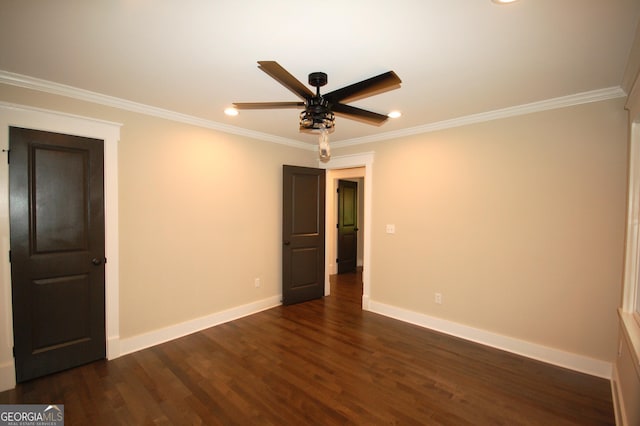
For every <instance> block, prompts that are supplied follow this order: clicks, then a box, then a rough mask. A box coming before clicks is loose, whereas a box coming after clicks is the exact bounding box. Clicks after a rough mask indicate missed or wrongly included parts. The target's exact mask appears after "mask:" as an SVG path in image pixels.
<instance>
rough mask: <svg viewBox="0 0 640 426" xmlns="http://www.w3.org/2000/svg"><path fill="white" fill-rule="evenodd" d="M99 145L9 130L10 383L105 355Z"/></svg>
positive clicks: (71, 138)
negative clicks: (13, 375) (12, 371)
mask: <svg viewBox="0 0 640 426" xmlns="http://www.w3.org/2000/svg"><path fill="white" fill-rule="evenodd" d="M103 152H104V151H103V141H101V140H96V139H89V138H82V137H78V136H70V135H61V134H56V133H49V132H42V131H37V130H29V129H20V128H13V127H12V128H10V165H9V191H10V206H9V212H10V223H11V283H12V297H13V326H14V347H15V363H16V379H17V381H18V382H22V381H26V380H29V379H32V378H35V377H38V376H42V375H45V374H49V373H52V372H55V371H59V370H63V369H67V368H70V367H74V366H77V365H81V364H84V363H87V362H90V361H94V360H96V359H101V358H104V357H105V349H106V342H105V309H104V307H105V305H104V303H105V297H104V296H105V293H104V291H105V283H104V261H105V259H104V253H105V252H104V250H105V249H104V189H103V180H104V178H103Z"/></svg>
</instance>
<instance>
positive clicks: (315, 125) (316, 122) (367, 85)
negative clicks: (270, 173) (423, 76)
mask: <svg viewBox="0 0 640 426" xmlns="http://www.w3.org/2000/svg"><path fill="white" fill-rule="evenodd" d="M258 68H260V69H261V70H262V71H264V72H265V73H267V74H268V75H270V76H271V77H272V78H273V79H275V80H276V81H278V82H279V83H280V84H282V85H283V86H284V87H286V88H287V89H289V90H290V91H291V92H293V93H294V94H295V95H297V96H298V97H299V98H300V99H302V101H293V102H234V103H233V105H234V107H235V108H236V109H276V108H278V109H279V108H304V111H302V112H301V113H300V130H301V131H313V130H320V139H319V152H320V159H322V160H324V161H327V160H328V159H329V158H330V156H331V154H330V151H329V138H328V132H329V131H332V130H333V128H334V123H335V115H334V113H336V114H338V115H341V116H344V117H346V118H349V119H352V120H358V121H361V122H364V123H368V124H373V125H377V126H379V125H381V124H383V123H384V122H385V121H387V119H388V118H389V117H388V116H386V115H383V114H378V113H376V112H372V111H367V110H365V109H362V108H357V107H354V106H351V105H347V104H345V103H344V102H347V101H352V100H355V99H362V98H365V97H369V96H373V95H376V94H378V93H382V92H386V91H388V90H392V89H397V88H398V87H400V83H401V82H402V81H401V80H400V78H399V77H398V76H397V75H396V73H395V72H393V71H387V72H386V73H383V74H380V75H377V76H375V77H371V78H368V79H366V80H362V81H360V82H358V83H354V84H351V85H349V86H345V87H343V88H341V89H338V90H334V91H333V92H329V93H325V94H324V95H321V94H320V87H322V86H324V85H326V84H327V74H325V73H323V72H312V73H311V74H309V84H310V85H311V86H313V87H315V88H316V92H315V93H313V92H312V91H311V90H310V89H309V88H308V87H307V86H305V85H304V84H302V83H301V82H300V81H299V80H298V79H296V78H295V77H294V76H293V75H291V74H290V73H289V72H288V71H287V70H285V69H284V68H283V67H282V66H280V64H278V63H277V62H275V61H258Z"/></svg>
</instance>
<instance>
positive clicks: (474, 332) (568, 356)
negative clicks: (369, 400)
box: [369, 300, 612, 379]
mask: <svg viewBox="0 0 640 426" xmlns="http://www.w3.org/2000/svg"><path fill="white" fill-rule="evenodd" d="M369 305H370V309H371V311H372V312H375V313H378V314H381V315H385V316H388V317H390V318H395V319H398V320H400V321H404V322H408V323H410V324H415V325H418V326H420V327H425V328H428V329H431V330H435V331H439V332H442V333H446V334H449V335H452V336H456V337H460V338H462V339H465V340H469V341H472V342H476V343H480V344H482V345H485V346H490V347H492V348H497V349H501V350H504V351H507V352H511V353H514V354H517V355H521V356H524V357H527V358H532V359H535V360H538V361H542V362H546V363H548V364H553V365H557V366H560V367H563V368H568V369H571V370H575V371H579V372H581V373H586V374H590V375H592V376H597V377H602V378H605V379H611V371H612V364H611V363H610V362H605V361H601V360H597V359H593V358H589V357H585V356H582V355H578V354H574V353H570V352H565V351H561V350H558V349H553V348H550V347H547V346H542V345H537V344H535V343H531V342H527V341H524V340H520V339H515V338H513V337H508V336H504V335H501V334H497V333H492V332H490V331H486V330H481V329H478V328H474V327H469V326H467V325H463V324H459V323H455V322H452V321H448V320H444V319H441V318H436V317H432V316H429V315H425V314H421V313H418V312H413V311H409V310H406V309H403V308H398V307H396V306H392V305H387V304H384V303H380V302H376V301H374V300H372V301H371V302H370V303H369Z"/></svg>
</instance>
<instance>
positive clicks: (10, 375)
mask: <svg viewBox="0 0 640 426" xmlns="http://www.w3.org/2000/svg"><path fill="white" fill-rule="evenodd" d="M15 387H16V368H15V366H14V365H13V360H12V361H9V362H5V363H4V364H0V392H2V391H6V390H9V389H13V388H15Z"/></svg>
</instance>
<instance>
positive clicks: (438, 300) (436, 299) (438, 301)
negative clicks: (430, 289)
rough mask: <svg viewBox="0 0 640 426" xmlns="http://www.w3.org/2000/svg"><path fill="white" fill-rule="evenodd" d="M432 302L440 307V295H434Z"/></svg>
mask: <svg viewBox="0 0 640 426" xmlns="http://www.w3.org/2000/svg"><path fill="white" fill-rule="evenodd" d="M433 301H434V302H436V304H437V305H442V293H435V295H434V298H433Z"/></svg>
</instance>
